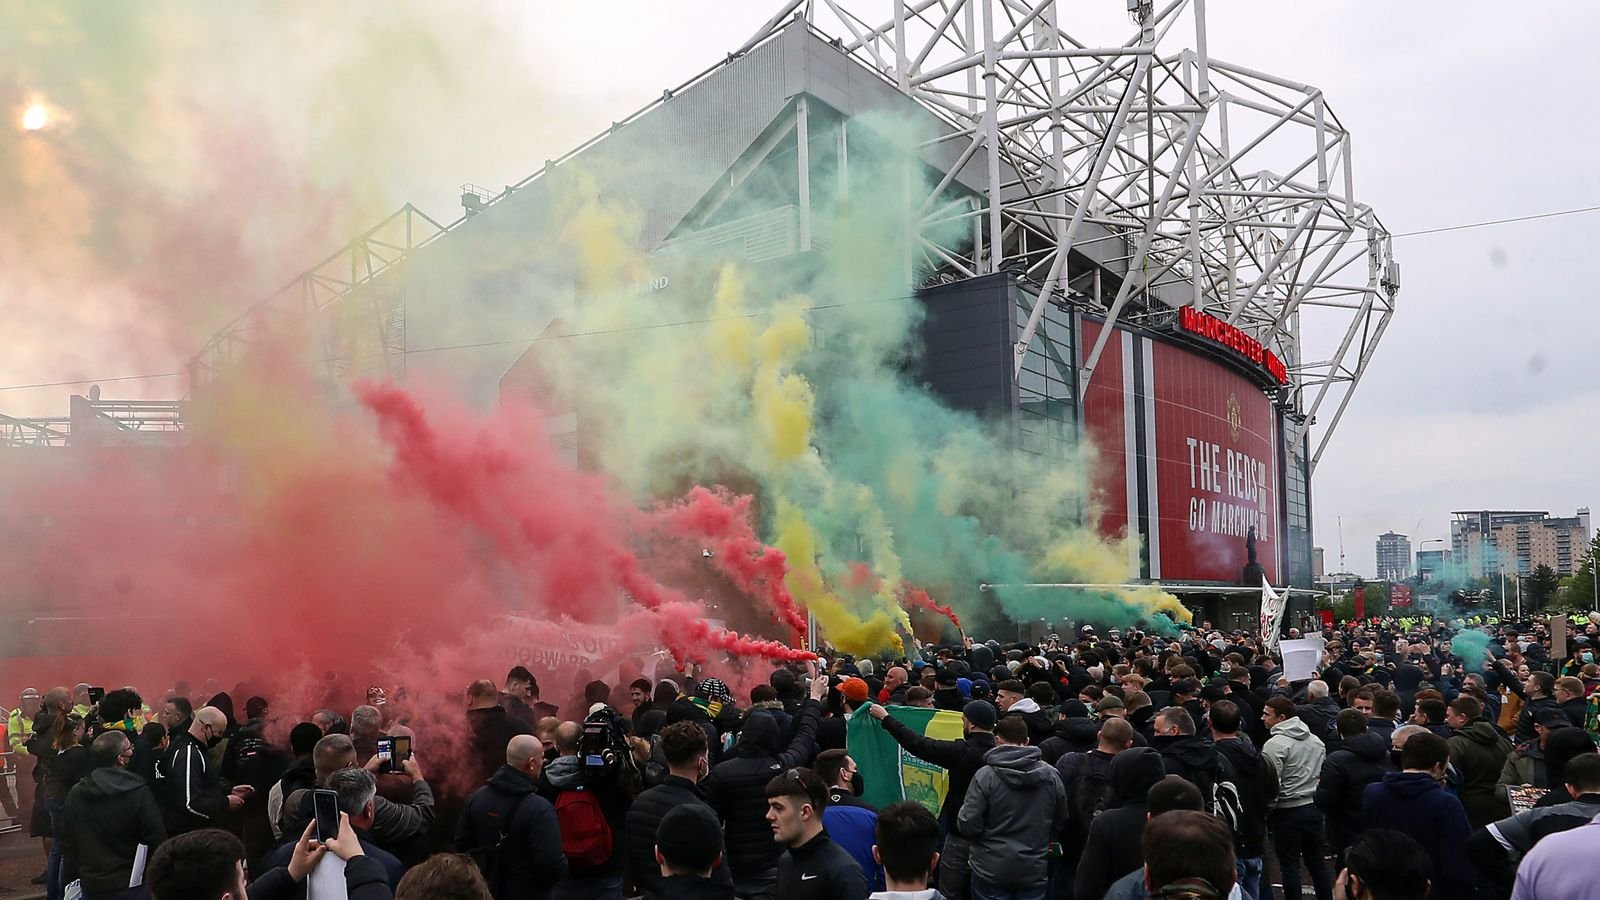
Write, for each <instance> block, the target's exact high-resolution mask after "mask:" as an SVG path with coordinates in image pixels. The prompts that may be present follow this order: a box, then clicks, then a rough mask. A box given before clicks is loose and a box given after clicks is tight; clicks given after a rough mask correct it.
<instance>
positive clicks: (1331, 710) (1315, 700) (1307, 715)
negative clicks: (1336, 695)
mask: <svg viewBox="0 0 1600 900" xmlns="http://www.w3.org/2000/svg"><path fill="white" fill-rule="evenodd" d="M1294 714H1295V715H1296V716H1298V717H1299V718H1300V721H1301V722H1304V723H1305V726H1306V727H1307V728H1309V729H1311V733H1312V734H1313V735H1315V736H1316V737H1318V738H1321V739H1322V743H1323V744H1324V745H1331V744H1332V743H1333V741H1334V738H1336V737H1337V736H1338V733H1337V732H1335V731H1334V729H1333V720H1334V717H1336V716H1338V715H1339V704H1338V702H1337V701H1335V700H1334V699H1333V698H1332V697H1329V696H1328V683H1327V682H1326V681H1313V682H1311V683H1310V684H1308V685H1306V702H1304V703H1297V704H1295V708H1294Z"/></svg>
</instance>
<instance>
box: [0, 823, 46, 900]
mask: <svg viewBox="0 0 1600 900" xmlns="http://www.w3.org/2000/svg"><path fill="white" fill-rule="evenodd" d="M0 824H3V823H0ZM43 871H44V847H43V846H41V845H40V843H39V839H38V838H33V837H28V836H27V835H26V834H23V833H21V832H12V833H10V834H0V900H34V898H40V897H43V896H44V885H39V884H29V883H28V882H29V879H31V878H33V876H35V875H38V874H39V873H40V872H43Z"/></svg>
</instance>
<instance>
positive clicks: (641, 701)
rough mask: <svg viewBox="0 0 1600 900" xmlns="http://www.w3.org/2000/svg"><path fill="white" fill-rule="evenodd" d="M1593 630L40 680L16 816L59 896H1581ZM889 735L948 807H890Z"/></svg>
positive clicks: (1201, 632)
mask: <svg viewBox="0 0 1600 900" xmlns="http://www.w3.org/2000/svg"><path fill="white" fill-rule="evenodd" d="M1555 621H1556V622H1558V623H1559V622H1561V621H1564V620H1555ZM1558 627H1559V626H1558ZM1597 630H1600V629H1597V627H1596V625H1594V624H1592V623H1589V622H1586V621H1585V620H1581V619H1580V620H1579V621H1578V627H1572V628H1570V630H1569V631H1568V632H1567V633H1563V634H1559V635H1552V634H1551V633H1550V631H1549V622H1548V621H1546V620H1543V619H1535V620H1532V621H1527V622H1518V623H1509V622H1507V623H1500V622H1496V623H1493V624H1491V625H1482V626H1479V625H1476V624H1463V623H1461V622H1456V623H1445V622H1434V621H1432V620H1422V619H1419V620H1407V621H1396V620H1383V621H1370V622H1364V623H1351V624H1346V625H1344V626H1341V627H1338V628H1326V629H1324V630H1323V632H1322V635H1321V636H1322V638H1323V640H1324V650H1323V656H1322V658H1321V660H1320V661H1319V664H1318V665H1317V666H1316V667H1315V671H1314V672H1313V673H1312V675H1313V677H1311V678H1308V679H1306V678H1302V679H1298V680H1295V681H1290V680H1289V678H1288V675H1287V673H1286V672H1285V671H1284V669H1283V668H1282V664H1281V660H1280V659H1278V658H1277V656H1276V655H1275V654H1274V653H1273V652H1271V650H1270V649H1269V647H1268V646H1266V645H1264V643H1263V641H1262V640H1261V637H1260V636H1259V635H1255V634H1250V633H1244V632H1234V633H1225V632H1223V631H1221V630H1218V629H1214V628H1212V627H1211V626H1210V625H1209V623H1202V624H1201V625H1200V626H1199V627H1197V628H1194V629H1185V630H1183V631H1182V632H1181V633H1180V634H1177V635H1164V634H1156V633H1152V632H1148V631H1141V630H1138V629H1130V630H1128V631H1126V632H1123V631H1120V630H1118V629H1106V630H1105V632H1104V633H1100V632H1097V631H1096V629H1095V628H1093V627H1092V626H1084V627H1082V628H1081V629H1079V631H1078V632H1077V633H1076V634H1075V635H1070V636H1068V638H1067V639H1061V638H1058V637H1057V636H1054V635H1052V636H1050V637H1049V638H1048V639H1047V640H1044V641H1042V642H1035V643H1026V644H1025V643H1011V644H1000V643H998V642H994V641H990V642H987V643H979V642H974V641H972V640H971V639H966V640H964V641H963V642H962V643H958V644H954V645H927V646H919V647H917V648H916V652H914V653H911V654H909V655H907V656H904V657H900V658H894V657H877V658H859V659H858V658H853V657H851V656H849V655H845V654H837V653H832V652H829V651H827V650H826V649H825V650H824V652H823V655H822V658H821V659H820V660H818V661H817V662H815V663H808V664H806V665H804V666H800V665H789V666H782V667H776V668H771V669H763V668H760V667H752V666H745V667H744V668H736V669H735V671H736V672H737V673H738V674H737V675H736V676H735V677H731V678H729V679H728V680H730V681H734V682H735V683H737V684H740V685H741V690H740V693H741V694H742V696H738V697H736V696H735V692H734V691H733V690H731V689H730V688H729V686H728V684H727V683H726V682H725V681H724V680H722V679H718V678H712V677H694V676H693V675H689V674H683V673H673V674H674V677H672V678H663V679H654V678H644V677H640V678H637V679H635V680H632V681H631V682H629V683H626V684H607V683H605V682H604V681H589V682H587V683H583V684H581V686H580V691H579V692H578V693H576V694H575V696H574V697H573V698H571V701H570V702H568V703H564V704H562V705H556V704H551V703H549V702H545V701H544V700H543V699H542V698H541V696H540V691H539V684H538V680H537V678H536V677H535V676H534V674H533V673H531V672H529V671H528V670H527V669H525V668H522V667H520V666H519V667H516V668H513V669H512V670H511V671H510V672H509V673H508V675H507V677H506V678H504V679H502V680H501V681H500V682H499V683H496V682H493V681H489V680H481V681H477V682H474V683H473V684H471V685H470V686H468V687H467V688H466V689H465V690H464V691H463V692H462V695H461V700H460V701H458V702H459V704H460V707H459V711H458V712H454V713H452V714H451V715H452V716H453V717H454V718H453V720H452V723H451V724H448V725H445V724H440V721H439V720H438V719H437V718H434V719H428V720H423V719H412V718H411V717H409V716H408V715H407V713H406V706H405V703H404V701H403V700H402V698H401V696H400V694H399V692H398V691H396V702H390V698H389V693H390V692H389V690H388V689H385V688H381V687H372V688H369V689H368V690H367V692H366V696H365V699H366V702H365V703H362V704H360V705H358V706H355V707H353V708H351V709H350V710H349V712H348V714H346V713H345V712H343V711H342V710H336V709H334V708H322V709H317V710H313V711H306V714H304V717H303V720H300V719H301V714H299V713H300V711H296V713H297V714H295V715H281V714H280V712H279V710H277V709H276V708H275V707H274V706H273V705H272V704H271V702H270V700H269V698H266V697H263V696H249V698H248V700H247V701H246V703H245V706H244V710H243V715H237V714H236V711H235V708H234V701H233V696H234V695H232V694H229V693H225V692H221V691H217V690H214V689H213V688H214V687H215V685H212V684H208V685H207V686H206V687H205V688H204V689H202V690H200V691H193V690H191V688H190V686H189V685H188V684H185V683H181V682H180V683H179V684H177V685H175V686H174V688H173V689H171V690H169V691H167V692H165V693H164V694H163V695H162V696H161V698H160V699H159V701H158V702H157V704H156V706H157V708H156V709H155V710H152V709H151V708H150V706H149V705H147V703H146V702H145V698H144V697H143V696H142V695H141V694H140V693H139V692H138V691H137V690H136V689H134V688H131V687H128V688H121V689H117V690H112V691H108V692H102V691H100V690H99V689H97V688H93V687H91V686H90V685H89V684H79V685H77V686H75V687H74V688H72V689H70V690H69V689H67V688H65V687H57V688H50V689H48V690H45V691H43V692H41V691H39V690H36V689H33V688H29V689H27V690H25V691H23V692H22V694H21V697H20V700H19V706H18V708H17V709H16V710H15V711H13V712H11V713H10V714H9V716H7V717H5V725H6V741H7V744H8V747H9V749H10V751H11V753H12V754H13V757H14V759H16V760H18V761H20V777H19V778H18V779H17V782H18V785H19V786H20V787H21V788H22V790H21V791H20V792H19V794H20V796H13V795H12V794H11V792H9V791H0V794H4V800H5V808H4V809H3V810H0V813H3V814H4V815H5V816H9V817H12V818H14V819H17V820H19V821H22V822H25V823H26V824H27V825H28V827H29V830H30V832H31V833H32V834H33V835H35V836H38V837H40V838H42V839H43V841H44V846H45V848H46V853H47V860H48V861H47V864H46V871H45V872H44V873H41V875H40V877H39V878H38V879H36V880H37V881H38V882H40V883H43V884H45V885H46V890H47V892H48V896H49V900H61V898H64V897H67V896H68V895H69V894H71V895H72V896H73V897H77V896H80V895H81V896H82V897H86V898H90V900H99V898H118V900H136V898H147V897H154V898H155V900H219V898H224V897H227V898H230V900H245V898H249V900H276V898H300V897H314V898H316V900H323V898H326V897H339V896H345V897H349V898H353V900H383V898H390V897H398V898H402V900H404V898H435V897H461V898H479V900H481V898H491V897H492V898H494V900H514V898H516V900H521V898H561V900H566V898H571V900H590V898H593V900H620V898H623V897H639V896H642V897H646V898H702V897H703V898H735V897H737V898H741V900H772V898H776V900H812V898H817V900H824V898H826V900H863V898H867V897H869V896H870V897H873V898H888V900H933V898H944V900H969V898H970V900H1044V898H1050V900H1060V898H1079V900H1095V898H1116V900H1123V898H1142V897H1160V898H1189V900H1201V898H1210V900H1221V898H1231V897H1246V898H1251V900H1256V898H1263V897H1276V896H1278V894H1279V892H1281V894H1282V896H1283V897H1285V898H1298V897H1300V896H1301V895H1302V890H1303V886H1304V885H1309V886H1310V888H1311V890H1312V891H1313V892H1314V894H1315V896H1316V897H1317V900H1332V898H1333V897H1334V896H1335V894H1337V895H1338V897H1339V898H1340V900H1422V898H1426V897H1432V898H1467V897H1476V898H1481V900H1500V898H1508V897H1509V898H1515V900H1551V898H1558V900H1567V898H1575V897H1585V896H1600V862H1597V861H1596V860H1597V859H1600V857H1596V855H1595V854H1593V853H1591V852H1587V851H1588V850H1589V849H1590V848H1592V847H1593V846H1594V845H1593V844H1590V843H1587V842H1588V841H1590V840H1594V839H1595V838H1597V837H1600V831H1594V832H1590V831H1587V828H1588V827H1589V826H1590V825H1591V824H1592V823H1593V820H1595V819H1596V817H1597V816H1600V754H1597V753H1596V750H1595V748H1596V732H1597V730H1600V729H1597V722H1600V714H1597V713H1600V695H1595V694H1594V688H1595V687H1596V685H1597V684H1600V668H1597V666H1596V663H1595V660H1594V651H1595V648H1596V645H1597V644H1600V635H1597ZM1291 637H1295V638H1298V637H1300V635H1299V633H1298V632H1292V633H1291ZM1558 647H1560V648H1564V649H1565V650H1566V651H1567V652H1562V653H1560V654H1559V655H1557V654H1555V653H1554V652H1553V651H1554V649H1555V648H1558ZM243 687H244V688H245V690H244V691H242V692H241V693H248V692H249V688H248V685H245V686H243ZM904 707H931V708H933V709H935V710H943V711H948V712H945V713H943V714H942V715H944V716H947V717H949V718H950V719H952V720H954V719H955V718H959V721H960V728H961V737H959V738H953V737H952V738H945V739H940V738H936V737H932V736H930V735H929V734H927V733H926V729H918V728H914V727H912V726H911V725H909V724H908V723H907V720H909V719H910V718H911V717H910V716H909V715H907V714H906V712H904V711H903V712H902V713H901V714H900V715H898V716H897V715H896V708H904ZM922 715H923V716H924V717H926V715H927V714H926V713H923V714H922ZM934 715H940V714H938V713H936V714H934ZM863 717H869V718H870V719H871V720H874V721H875V724H874V723H873V722H869V721H867V720H866V719H864V718H863ZM861 727H874V728H881V729H882V730H883V732H884V733H886V734H887V736H888V738H892V740H893V741H894V743H895V744H897V745H898V746H899V748H901V749H902V750H903V752H904V753H905V754H907V755H908V756H910V757H914V758H915V759H917V760H920V761H922V764H924V765H927V766H932V767H937V768H938V769H942V770H943V771H944V773H945V775H946V779H945V782H944V792H943V796H942V800H940V801H939V802H938V803H936V804H930V805H923V804H922V803H918V802H912V801H907V800H902V799H896V798H897V797H898V796H902V795H903V794H902V792H901V791H900V790H899V788H898V786H897V787H896V788H895V789H894V790H892V791H888V793H889V794H890V795H892V796H889V799H890V800H892V801H894V802H888V803H886V804H885V805H883V806H882V808H874V807H873V806H871V805H869V803H868V802H867V801H866V800H865V799H863V797H864V794H865V793H866V781H867V768H868V767H864V765H863V764H864V762H872V761H868V760H863V759H858V758H856V756H854V755H853V750H852V746H851V741H850V740H849V735H850V734H852V733H855V731H856V729H858V728H861ZM424 765H426V766H427V771H426V773H425V770H424ZM895 766H896V771H898V766H899V762H898V760H896V761H895ZM430 776H431V780H430ZM880 788H882V789H883V790H880V791H879V792H877V793H876V794H875V796H878V797H879V798H880V799H881V798H882V797H883V796H884V791H885V790H887V786H884V785H880ZM1274 873H1276V874H1275V877H1274Z"/></svg>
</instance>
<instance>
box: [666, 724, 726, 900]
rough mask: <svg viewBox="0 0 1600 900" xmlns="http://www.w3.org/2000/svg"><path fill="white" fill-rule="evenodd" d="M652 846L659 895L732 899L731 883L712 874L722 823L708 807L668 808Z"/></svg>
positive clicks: (676, 899)
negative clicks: (658, 877)
mask: <svg viewBox="0 0 1600 900" xmlns="http://www.w3.org/2000/svg"><path fill="white" fill-rule="evenodd" d="M691 727H692V726H691ZM653 846H654V852H655V858H656V863H657V865H658V866H659V867H660V873H661V881H660V893H659V896H661V897H670V898H672V900H733V896H734V894H733V884H732V883H731V882H727V881H719V880H717V879H715V878H713V877H712V873H713V872H715V871H717V870H718V868H719V865H718V864H719V863H721V862H722V825H721V823H719V822H718V821H717V817H716V815H715V814H714V813H713V812H712V811H711V808H710V807H708V806H705V805H703V804H699V803H689V804H685V805H683V806H679V807H675V808H673V809H672V810H670V811H669V812H668V813H667V814H666V815H664V816H662V817H661V824H660V825H658V826H656V834H655V840H654V842H653Z"/></svg>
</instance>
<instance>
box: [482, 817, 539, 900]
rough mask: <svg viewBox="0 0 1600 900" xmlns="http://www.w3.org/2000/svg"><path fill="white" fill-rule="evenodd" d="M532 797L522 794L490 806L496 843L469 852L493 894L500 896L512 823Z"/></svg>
mask: <svg viewBox="0 0 1600 900" xmlns="http://www.w3.org/2000/svg"><path fill="white" fill-rule="evenodd" d="M532 796H534V795H533V794H522V795H519V796H509V797H507V796H499V797H497V802H495V803H494V804H493V805H490V806H489V807H488V810H487V813H488V817H489V821H490V823H491V824H492V825H493V828H494V833H495V837H494V843H492V844H490V845H488V846H485V847H473V848H472V849H471V850H468V851H467V856H469V857H470V858H471V859H472V861H473V862H474V863H476V864H477V866H478V871H479V872H481V873H483V880H484V882H485V883H486V884H488V885H489V892H490V893H491V894H495V895H497V896H498V894H499V891H500V884H499V879H500V876H501V871H500V868H501V861H502V860H503V859H504V858H505V846H506V841H507V840H509V839H510V837H511V823H512V822H513V821H514V820H515V819H516V817H517V813H518V812H520V811H521V810H522V805H523V803H524V802H525V801H526V800H527V799H528V798H529V797H532Z"/></svg>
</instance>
